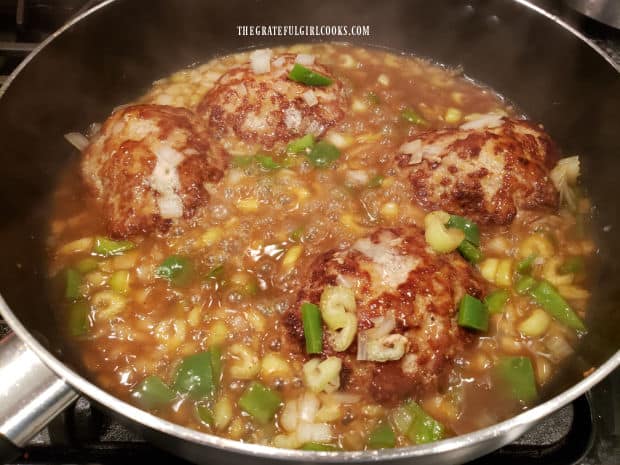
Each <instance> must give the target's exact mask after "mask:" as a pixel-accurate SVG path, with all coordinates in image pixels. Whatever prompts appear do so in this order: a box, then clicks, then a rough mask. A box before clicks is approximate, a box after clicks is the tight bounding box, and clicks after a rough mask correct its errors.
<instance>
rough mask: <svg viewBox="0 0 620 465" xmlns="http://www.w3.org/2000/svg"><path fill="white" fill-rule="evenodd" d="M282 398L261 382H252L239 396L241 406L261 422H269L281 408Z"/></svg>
mask: <svg viewBox="0 0 620 465" xmlns="http://www.w3.org/2000/svg"><path fill="white" fill-rule="evenodd" d="M281 402H282V400H281V399H280V396H279V395H278V394H276V393H275V392H274V391H272V390H271V389H269V388H268V387H266V386H264V385H263V384H261V383H259V382H256V381H254V382H252V384H250V386H248V388H247V389H246V390H245V392H244V393H243V395H242V396H241V397H240V398H239V407H241V409H242V410H243V411H245V412H247V413H249V414H250V415H251V416H252V417H253V418H254V419H255V420H256V421H258V422H259V423H268V422H269V421H271V419H272V418H273V417H274V415H275V414H276V412H277V410H278V409H279V408H280V404H281Z"/></svg>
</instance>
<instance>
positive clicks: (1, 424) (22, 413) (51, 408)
mask: <svg viewBox="0 0 620 465" xmlns="http://www.w3.org/2000/svg"><path fill="white" fill-rule="evenodd" d="M77 397H78V394H77V392H76V391H74V390H73V388H71V387H70V386H69V385H68V384H67V383H66V382H65V381H64V380H62V379H60V378H59V377H58V376H57V375H56V374H55V373H54V372H53V371H52V370H50V369H49V368H48V367H47V366H46V365H45V364H44V363H43V362H41V360H39V358H38V357H37V356H36V354H35V353H34V352H32V351H31V350H30V349H29V348H28V346H26V344H24V343H23V342H22V341H21V340H20V339H19V338H18V337H17V336H15V334H9V335H8V336H6V337H5V338H4V339H2V340H1V341H0V463H8V462H11V461H13V460H15V459H16V458H17V457H19V455H20V448H21V447H23V446H25V445H26V444H27V443H28V441H29V440H30V439H31V438H32V437H33V436H34V435H35V434H37V433H38V432H39V431H40V430H41V429H43V427H44V426H45V425H47V424H48V423H49V422H50V421H51V420H52V419H53V418H54V417H55V416H56V415H58V414H59V413H60V412H62V411H63V410H64V409H65V408H67V407H68V406H69V404H71V402H73V401H74V400H76V399H77Z"/></svg>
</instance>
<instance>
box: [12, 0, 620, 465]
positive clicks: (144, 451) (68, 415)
mask: <svg viewBox="0 0 620 465" xmlns="http://www.w3.org/2000/svg"><path fill="white" fill-rule="evenodd" d="M98 1H100V0H13V1H11V0H0V84H1V83H2V82H3V81H4V80H5V79H6V77H7V76H8V74H9V73H10V72H11V71H12V70H13V69H14V68H15V67H16V66H17V65H18V64H19V62H20V61H21V60H22V59H23V58H24V57H25V56H26V55H27V54H28V53H29V52H30V51H31V50H32V49H33V48H34V47H35V46H36V44H37V43H38V42H40V41H42V40H43V39H44V38H45V37H46V36H47V35H49V34H50V33H51V32H53V31H54V30H55V29H57V28H58V27H59V26H61V25H62V24H63V23H64V22H66V21H67V20H68V19H69V18H71V17H72V16H73V15H76V14H78V13H79V12H81V11H83V10H84V9H85V8H87V7H88V6H90V5H92V4H95V3H97V2H98ZM533 1H534V3H536V4H538V5H540V6H541V7H543V8H545V9H546V10H548V11H551V12H552V13H554V14H557V15H559V16H560V17H562V18H563V19H565V20H566V21H567V22H569V23H570V24H572V25H573V26H575V27H576V28H577V29H579V30H580V31H581V32H582V33H583V34H585V35H586V36H587V37H589V38H590V39H591V40H593V41H594V42H596V43H597V45H599V46H600V47H601V48H602V49H603V50H604V51H605V52H606V53H607V54H609V56H611V57H612V58H613V59H614V60H615V61H616V62H618V63H620V31H618V30H615V29H612V28H609V27H606V26H604V25H602V24H599V23H597V22H595V21H592V20H589V19H587V18H584V17H582V16H579V15H578V14H576V13H574V12H572V11H570V10H568V9H567V8H566V7H564V6H563V5H562V4H561V3H560V2H559V1H557V0H533ZM7 332H8V327H7V326H6V324H5V323H4V322H3V321H2V320H1V319H0V338H1V337H2V336H4V335H5V334H6V333H7ZM161 462H165V463H168V464H169V465H177V464H179V465H180V464H183V463H186V462H184V461H183V460H181V459H178V458H176V457H173V456H170V455H168V454H166V453H165V452H162V451H161V450H159V449H157V448H155V447H154V446H151V445H150V444H149V443H147V442H145V441H144V440H143V439H142V438H141V437H140V436H139V435H138V434H137V433H135V432H133V431H131V430H129V429H128V428H126V427H125V426H123V425H122V424H120V423H119V422H117V421H115V420H113V419H111V418H110V417H109V416H108V415H106V414H105V413H103V412H102V411H101V410H100V409H98V408H97V407H95V406H93V405H92V404H91V403H90V402H89V401H88V400H87V399H85V398H80V399H79V400H78V401H77V402H76V403H75V404H74V405H72V406H71V407H70V408H69V409H67V410H66V411H65V412H63V414H61V415H60V416H59V417H58V418H56V419H55V420H53V421H52V423H51V424H50V425H49V426H48V427H47V428H45V429H44V430H43V431H42V432H41V433H39V434H38V435H37V436H36V437H35V438H33V440H32V441H31V442H30V444H29V445H28V447H26V449H25V451H24V454H23V456H22V457H20V458H19V459H18V461H17V462H16V463H21V464H58V465H60V464H68V463H72V464H81V463H84V464H85V463H89V464H102V465H108V464H110V465H112V464H114V465H122V464H125V463H127V464H129V463H131V464H132V465H141V464H147V463H148V464H149V465H150V464H152V463H161ZM498 463H501V464H502V465H617V464H618V463H620V370H616V371H615V372H614V373H613V374H612V375H611V376H609V377H608V378H607V379H606V380H604V381H603V382H602V383H600V384H599V385H598V386H596V387H595V388H594V389H592V391H590V392H589V393H587V394H586V395H584V396H581V397H579V398H578V399H577V400H576V401H574V402H573V403H572V404H570V405H568V406H566V407H564V408H563V409H561V410H559V411H558V412H556V413H555V414H553V415H550V416H549V417H547V418H546V419H545V420H543V421H542V422H540V423H539V424H538V425H537V426H536V427H534V428H533V429H532V430H531V431H530V432H528V433H527V434H525V435H524V436H523V437H521V438H520V439H519V440H517V441H515V442H514V443H512V444H510V445H508V446H506V447H503V448H502V449H500V450H498V451H496V452H493V453H491V454H489V455H487V456H485V457H482V458H480V459H477V460H475V461H473V462H471V463H470V464H469V465H495V464H498Z"/></svg>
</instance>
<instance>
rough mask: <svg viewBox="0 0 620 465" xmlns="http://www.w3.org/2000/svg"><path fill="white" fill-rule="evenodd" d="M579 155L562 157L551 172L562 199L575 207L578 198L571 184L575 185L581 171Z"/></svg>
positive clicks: (571, 206) (550, 175) (550, 174)
mask: <svg viewBox="0 0 620 465" xmlns="http://www.w3.org/2000/svg"><path fill="white" fill-rule="evenodd" d="M580 168H581V166H580V163H579V157H577V156H575V157H568V158H562V159H561V160H560V161H558V162H557V164H556V165H555V167H554V168H553V169H552V170H551V173H549V177H550V178H551V181H552V182H553V185H554V186H555V188H556V189H557V190H558V192H559V193H560V199H561V200H562V201H564V202H566V204H567V205H568V206H569V207H570V208H572V209H575V207H576V203H577V199H576V198H575V191H574V190H573V189H572V188H571V186H573V185H575V183H576V182H577V178H578V177H579V172H580Z"/></svg>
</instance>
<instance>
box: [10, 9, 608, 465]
mask: <svg viewBox="0 0 620 465" xmlns="http://www.w3.org/2000/svg"><path fill="white" fill-rule="evenodd" d="M117 1H118V0H105V1H104V2H102V3H100V4H98V5H96V6H94V7H92V8H90V9H88V10H87V11H85V12H83V13H81V14H79V15H77V16H75V17H74V18H73V19H71V20H70V21H69V22H67V23H66V24H65V25H63V26H62V27H61V28H60V29H58V30H57V31H56V32H54V33H53V34H51V35H50V36H49V37H48V38H47V39H46V40H45V41H43V42H42V43H41V44H40V45H39V46H37V47H36V48H35V49H34V50H33V51H32V52H31V53H30V55H28V56H27V57H26V58H25V59H24V60H23V61H22V62H21V63H20V64H19V66H18V67H17V68H16V69H15V70H14V71H13V73H11V75H10V76H9V77H8V78H7V80H6V81H5V82H4V84H3V85H2V87H1V88H0V98H2V96H3V95H4V93H5V92H6V90H7V89H8V88H9V86H10V85H11V83H12V82H13V81H14V80H15V79H16V78H17V76H18V75H19V74H20V72H21V71H22V70H23V69H24V68H25V67H26V66H27V65H28V63H29V62H30V61H31V60H32V59H33V58H34V57H35V56H36V55H37V54H38V53H39V52H40V51H41V50H43V49H44V48H45V47H46V46H47V45H48V44H49V43H51V42H52V41H53V40H54V39H55V38H57V37H58V36H60V35H61V34H62V33H63V32H64V31H66V30H67V29H70V28H71V27H72V26H73V25H75V24H76V23H77V22H79V21H81V20H83V19H84V18H86V17H88V16H90V15H91V14H93V13H94V12H96V11H98V10H99V9H102V8H105V7H107V6H109V5H111V4H113V3H115V2H117ZM513 1H514V2H515V3H518V4H520V5H521V6H523V7H526V8H529V9H531V10H533V11H535V12H536V13H538V14H540V15H542V16H544V17H545V18H547V20H550V21H553V22H554V23H556V24H557V25H558V26H560V27H562V28H564V29H566V30H567V31H569V32H570V33H571V34H572V35H574V36H576V37H577V38H578V39H580V40H581V41H583V42H585V43H586V44H587V45H588V46H589V47H590V48H592V49H593V50H594V51H595V52H596V53H598V54H599V55H600V56H601V57H602V58H603V59H604V60H605V61H607V62H608V63H609V64H610V65H611V66H612V68H613V69H615V70H616V71H617V72H618V73H620V64H618V63H615V62H614V61H613V60H612V59H611V57H609V56H608V55H607V54H606V53H605V52H604V51H603V50H602V49H601V48H600V47H599V46H598V45H597V44H595V43H594V42H593V41H591V40H590V39H588V38H587V37H585V36H584V35H583V34H582V33H581V32H580V31H578V30H577V29H575V28H574V27H573V26H571V25H569V24H567V23H566V22H565V21H563V20H562V19H560V18H558V17H557V16H555V15H553V14H552V13H550V12H548V11H546V10H544V9H543V8H541V7H539V6H537V5H534V4H533V3H531V2H530V1H529V0H513ZM0 314H1V315H2V316H3V317H4V319H5V320H6V322H7V323H8V325H9V326H10V327H11V329H12V330H13V332H15V334H16V335H17V336H18V337H19V338H20V339H21V340H22V341H23V342H24V343H25V344H26V345H27V346H28V347H29V349H30V350H32V351H33V352H34V353H35V354H36V355H37V356H38V357H39V358H40V359H41V361H42V362H43V363H44V364H45V365H47V366H48V367H49V368H50V369H51V370H52V371H54V372H55V373H56V375H57V376H58V377H59V378H60V379H62V380H64V381H65V382H66V383H67V384H69V385H70V386H72V387H73V388H75V389H76V390H77V391H78V392H79V393H81V394H83V395H85V396H86V397H88V398H91V399H94V400H96V401H97V402H98V403H100V404H102V405H104V406H105V407H107V408H109V409H110V410H112V411H114V412H115V413H116V414H119V415H122V416H124V417H127V418H129V419H131V420H133V421H135V422H136V423H139V424H141V425H143V426H145V427H147V428H149V429H152V430H154V431H157V432H160V433H164V434H168V435H171V436H174V437H177V438H179V439H181V440H184V441H188V442H192V443H196V444H200V445H203V446H210V447H215V448H217V449H220V450H223V451H227V452H231V453H238V454H244V455H256V456H259V457H262V458H267V459H273V460H288V461H308V460H312V461H313V462H318V463H342V462H349V463H358V462H359V463H361V462H370V461H377V460H397V459H404V458H415V457H428V456H433V455H438V454H443V453H449V452H456V451H459V450H465V449H467V447H468V446H474V445H480V444H488V446H487V452H490V451H492V450H495V449H497V448H499V447H501V446H503V445H505V444H507V443H509V442H511V441H513V440H514V439H516V438H517V437H518V436H520V435H521V434H523V433H524V432H525V431H526V430H527V429H528V428H530V427H532V426H533V425H534V424H535V423H536V422H537V421H539V420H541V419H542V418H544V417H545V416H546V415H548V414H550V413H552V412H554V411H556V410H558V409H559V408H561V407H563V406H565V405H567V404H568V403H569V402H571V401H573V400H574V399H576V398H577V397H579V396H580V395H582V394H583V393H584V392H586V391H587V390H589V389H590V388H592V387H593V386H594V385H595V384H597V383H599V382H600V381H602V380H603V379H604V378H605V377H606V376H607V375H609V374H610V373H611V372H612V371H613V370H614V369H615V368H616V367H618V366H619V365H620V350H618V351H617V352H616V353H615V354H613V355H612V356H610V357H609V359H608V360H607V361H605V363H603V364H602V365H601V366H599V367H598V368H597V369H596V370H595V371H594V372H593V373H591V374H590V375H589V376H587V377H586V378H584V379H582V380H581V381H579V382H578V383H576V384H574V385H573V386H571V387H570V388H568V389H567V390H565V391H563V392H561V393H560V394H558V395H556V396H554V397H553V398H551V399H549V400H547V401H546V402H544V403H542V404H540V405H537V406H536V407H534V408H532V409H530V410H527V411H525V412H523V413H520V414H519V415H516V416H514V417H511V418H509V419H508V420H504V421H502V422H500V423H496V424H494V425H491V426H489V427H486V428H483V429H480V430H476V431H474V432H471V433H467V434H464V435H460V436H455V437H452V438H448V439H444V440H441V441H437V442H434V443H430V444H425V445H419V446H408V447H402V448H398V449H383V450H379V451H351V452H348V451H347V452H315V451H300V450H294V449H279V448H276V447H271V446H264V445H259V444H249V443H243V442H239V441H235V440H232V439H226V438H222V437H219V436H214V435H211V434H208V433H202V432H199V431H197V430H193V429H190V428H187V427H184V426H180V425H177V424H175V423H172V422H170V421H167V420H164V419H162V418H159V417H157V416H155V415H153V414H151V413H148V412H146V411H144V410H141V409H139V408H137V407H135V406H133V405H131V404H129V403H127V402H125V401H122V400H120V399H118V398H117V397H115V396H113V395H111V394H109V393H108V392H106V391H104V390H103V389H101V388H99V387H98V386H97V385H95V384H93V383H92V382H90V381H88V380H87V379H86V378H84V377H83V376H82V375H80V374H78V373H77V372H75V371H74V370H73V369H71V368H70V367H68V366H67V365H65V364H64V363H63V362H62V361H60V360H59V359H58V358H56V357H55V356H54V355H53V354H52V353H51V352H50V351H48V350H47V349H46V348H45V347H43V345H42V344H41V343H39V341H38V340H37V339H36V338H35V337H34V336H33V335H32V334H31V333H30V332H29V331H28V330H27V329H26V327H25V326H24V325H23V324H22V323H21V321H20V320H19V319H18V318H17V316H16V315H15V314H14V313H13V312H12V311H11V309H10V308H9V306H8V305H7V303H6V301H5V300H4V298H3V297H2V296H1V295H0ZM463 454H464V455H463V460H465V459H469V458H471V457H470V456H469V455H471V454H468V453H467V452H463ZM478 455H479V454H478Z"/></svg>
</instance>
